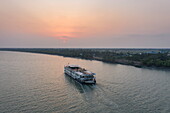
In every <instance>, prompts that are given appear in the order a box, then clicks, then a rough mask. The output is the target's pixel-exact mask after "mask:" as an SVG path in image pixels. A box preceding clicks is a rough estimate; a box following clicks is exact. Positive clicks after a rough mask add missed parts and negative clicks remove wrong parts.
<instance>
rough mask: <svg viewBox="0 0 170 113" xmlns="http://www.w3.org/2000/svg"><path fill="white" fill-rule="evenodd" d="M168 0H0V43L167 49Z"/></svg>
mask: <svg viewBox="0 0 170 113" xmlns="http://www.w3.org/2000/svg"><path fill="white" fill-rule="evenodd" d="M169 5H170V1H168V0H149V1H146V0H128V1H127V0H114V1H113V0H93V1H90V0H70V1H68V0H62V1H55V0H36V1H35V0H29V1H27V0H22V1H21V0H5V1H0V16H1V18H0V48H170V21H169V20H170V13H169V11H170V7H169Z"/></svg>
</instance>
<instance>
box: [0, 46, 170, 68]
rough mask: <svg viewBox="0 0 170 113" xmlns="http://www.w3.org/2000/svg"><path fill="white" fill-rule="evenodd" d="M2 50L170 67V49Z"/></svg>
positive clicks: (133, 64)
mask: <svg viewBox="0 0 170 113" xmlns="http://www.w3.org/2000/svg"><path fill="white" fill-rule="evenodd" d="M0 51H18V52H31V53H41V54H50V55H60V56H64V57H74V58H81V59H88V60H98V61H103V62H108V63H114V64H124V65H131V66H135V67H160V68H170V49H107V48H103V49H96V48H90V49H82V48H76V49H75V48H1V49H0Z"/></svg>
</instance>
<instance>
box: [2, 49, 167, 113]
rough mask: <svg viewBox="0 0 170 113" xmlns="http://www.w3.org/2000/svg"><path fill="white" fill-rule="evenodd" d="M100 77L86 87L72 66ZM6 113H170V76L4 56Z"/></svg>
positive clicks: (28, 55) (82, 62) (12, 54)
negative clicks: (67, 71)
mask: <svg viewBox="0 0 170 113" xmlns="http://www.w3.org/2000/svg"><path fill="white" fill-rule="evenodd" d="M68 62H69V63H70V64H78V65H81V66H83V67H86V68H87V69H88V70H91V71H93V72H95V73H96V74H97V76H96V77H97V84H96V85H81V84H79V83H77V82H76V81H74V80H73V79H71V78H69V77H67V76H66V75H64V74H63V66H64V65H66V64H67V63H68ZM0 112H1V113H6V112H7V113H21V112H22V113H31V112H34V113H35V112H40V113H43V112H45V113H51V112H54V113H170V71H169V70H156V69H142V68H135V67H132V66H124V65H114V64H107V63H102V62H99V61H89V60H81V59H74V58H64V57H60V56H50V55H43V54H32V53H19V52H18V53H17V52H0Z"/></svg>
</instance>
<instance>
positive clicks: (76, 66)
mask: <svg viewBox="0 0 170 113" xmlns="http://www.w3.org/2000/svg"><path fill="white" fill-rule="evenodd" d="M68 66H69V67H80V66H79V65H68Z"/></svg>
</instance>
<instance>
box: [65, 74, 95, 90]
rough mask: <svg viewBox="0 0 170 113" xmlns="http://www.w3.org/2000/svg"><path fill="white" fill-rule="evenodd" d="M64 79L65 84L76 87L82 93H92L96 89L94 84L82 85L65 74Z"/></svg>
mask: <svg viewBox="0 0 170 113" xmlns="http://www.w3.org/2000/svg"><path fill="white" fill-rule="evenodd" d="M64 77H65V82H66V83H67V84H68V85H70V86H73V87H75V88H76V89H77V90H78V91H79V92H80V93H85V92H91V91H93V90H94V89H95V85H94V84H81V83H79V82H78V81H76V80H74V79H73V78H71V77H70V76H68V75H66V74H64Z"/></svg>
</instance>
